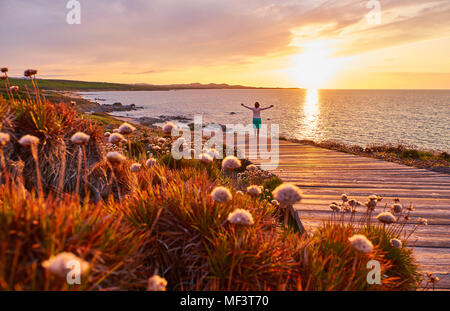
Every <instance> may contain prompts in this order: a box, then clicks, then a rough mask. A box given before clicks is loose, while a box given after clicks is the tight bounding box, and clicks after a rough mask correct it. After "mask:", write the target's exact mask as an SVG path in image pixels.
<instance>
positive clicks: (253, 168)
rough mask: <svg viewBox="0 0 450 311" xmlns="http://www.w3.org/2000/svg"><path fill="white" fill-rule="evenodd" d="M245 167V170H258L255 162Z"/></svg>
mask: <svg viewBox="0 0 450 311" xmlns="http://www.w3.org/2000/svg"><path fill="white" fill-rule="evenodd" d="M246 169H247V171H250V172H253V171H256V170H258V167H257V166H256V165H255V164H250V165H247V167H246Z"/></svg>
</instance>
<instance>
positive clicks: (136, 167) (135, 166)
mask: <svg viewBox="0 0 450 311" xmlns="http://www.w3.org/2000/svg"><path fill="white" fill-rule="evenodd" d="M141 167H142V165H140V164H139V163H133V164H131V166H130V170H131V171H132V172H133V173H137V172H139V171H140V170H141Z"/></svg>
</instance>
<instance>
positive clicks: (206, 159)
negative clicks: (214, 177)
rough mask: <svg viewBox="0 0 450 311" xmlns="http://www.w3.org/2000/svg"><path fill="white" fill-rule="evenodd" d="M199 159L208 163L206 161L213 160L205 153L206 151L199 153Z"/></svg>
mask: <svg viewBox="0 0 450 311" xmlns="http://www.w3.org/2000/svg"><path fill="white" fill-rule="evenodd" d="M200 161H201V162H202V163H205V164H208V163H211V162H212V161H213V158H211V156H210V155H209V154H207V153H202V154H201V155H200Z"/></svg>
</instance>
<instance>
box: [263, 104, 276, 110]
mask: <svg viewBox="0 0 450 311" xmlns="http://www.w3.org/2000/svg"><path fill="white" fill-rule="evenodd" d="M272 107H273V105H270V106H269V107H266V108H261V110H267V109H270V108H272Z"/></svg>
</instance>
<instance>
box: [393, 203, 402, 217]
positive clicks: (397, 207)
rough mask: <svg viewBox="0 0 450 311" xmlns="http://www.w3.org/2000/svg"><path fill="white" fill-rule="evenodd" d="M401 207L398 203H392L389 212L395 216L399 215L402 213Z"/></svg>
mask: <svg viewBox="0 0 450 311" xmlns="http://www.w3.org/2000/svg"><path fill="white" fill-rule="evenodd" d="M402 209H403V207H402V205H401V204H400V203H394V204H392V206H391V210H392V211H393V212H394V213H395V214H400V213H401V212H402Z"/></svg>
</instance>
